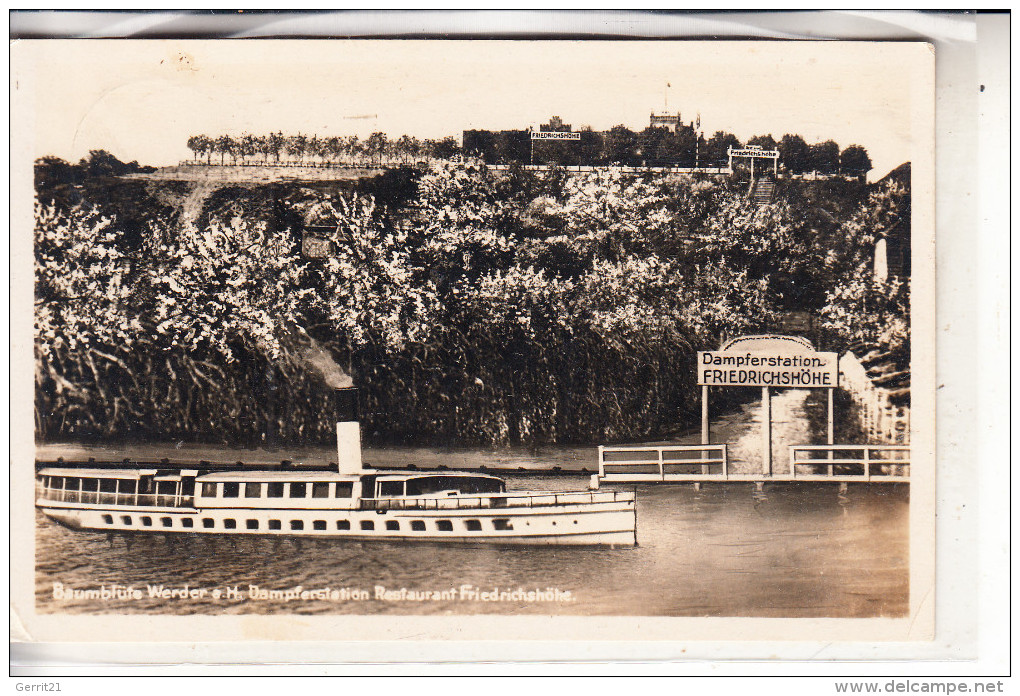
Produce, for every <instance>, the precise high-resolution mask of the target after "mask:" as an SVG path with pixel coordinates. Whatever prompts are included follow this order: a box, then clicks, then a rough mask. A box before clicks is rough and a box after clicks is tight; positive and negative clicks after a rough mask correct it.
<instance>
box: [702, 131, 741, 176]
mask: <svg viewBox="0 0 1020 696" xmlns="http://www.w3.org/2000/svg"><path fill="white" fill-rule="evenodd" d="M731 147H732V148H733V149H738V148H740V147H741V143H740V140H738V139H737V136H735V135H733V134H732V133H727V132H726V131H716V132H715V135H713V136H712V137H711V138H709V139H708V142H706V143H705V150H704V153H703V154H702V156H701V164H702V165H704V166H709V167H713V166H715V167H721V166H724V165H726V163H727V162H728V160H729V157H728V156H727V154H726V151H727V150H728V149H729V148H731Z"/></svg>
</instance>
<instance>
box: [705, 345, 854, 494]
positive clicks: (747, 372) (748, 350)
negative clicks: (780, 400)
mask: <svg viewBox="0 0 1020 696" xmlns="http://www.w3.org/2000/svg"><path fill="white" fill-rule="evenodd" d="M838 381H839V356H838V355H837V354H836V353H824V352H819V351H816V350H815V349H814V346H812V345H811V343H810V342H809V341H808V340H807V339H804V338H800V337H797V336H774V335H765V336H744V337H741V338H735V339H732V340H730V341H727V342H726V343H725V344H724V345H723V347H722V348H721V349H720V350H703V351H698V384H700V385H701V443H702V444H703V445H707V444H710V443H709V431H708V389H709V387H714V386H733V387H761V405H762V474H764V475H765V476H771V475H772V387H795V388H802V389H811V388H824V389H826V390H827V391H828V411H829V413H828V422H827V432H826V440H827V441H828V442H827V444H830V445H831V444H833V443H834V435H835V432H834V427H833V389H835V387H836V386H837V383H838ZM829 458H830V459H831V458H832V452H831V450H830V452H829ZM790 466H791V468H792V467H793V464H792V463H791V465H790ZM829 466H830V473H831V466H832V465H831V464H830V465H829ZM791 473H794V472H792V471H791Z"/></svg>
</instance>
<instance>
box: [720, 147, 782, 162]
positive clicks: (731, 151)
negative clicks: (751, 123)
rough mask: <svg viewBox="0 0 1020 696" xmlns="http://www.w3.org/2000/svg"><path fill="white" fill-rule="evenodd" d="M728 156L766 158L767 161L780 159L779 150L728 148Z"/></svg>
mask: <svg viewBox="0 0 1020 696" xmlns="http://www.w3.org/2000/svg"><path fill="white" fill-rule="evenodd" d="M726 154H728V155H729V156H730V157H764V158H766V159H779V150H762V149H759V148H751V147H745V148H732V147H729V148H726Z"/></svg>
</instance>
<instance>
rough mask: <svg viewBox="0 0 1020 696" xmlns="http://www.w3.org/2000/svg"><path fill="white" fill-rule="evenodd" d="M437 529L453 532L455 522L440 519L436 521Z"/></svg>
mask: <svg viewBox="0 0 1020 696" xmlns="http://www.w3.org/2000/svg"><path fill="white" fill-rule="evenodd" d="M436 529H438V530H439V531H441V532H452V531H453V522H451V521H450V520H439V521H438V522H436Z"/></svg>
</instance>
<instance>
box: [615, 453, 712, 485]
mask: <svg viewBox="0 0 1020 696" xmlns="http://www.w3.org/2000/svg"><path fill="white" fill-rule="evenodd" d="M729 475H730V472H729V456H728V454H727V449H726V445H724V444H721V445H647V446H643V447H641V446H639V447H605V446H600V447H599V478H600V479H602V480H603V481H608V482H611V481H674V480H683V481H697V480H698V479H699V477H704V478H705V479H711V480H726V479H727V478H729Z"/></svg>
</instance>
